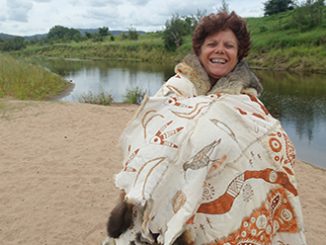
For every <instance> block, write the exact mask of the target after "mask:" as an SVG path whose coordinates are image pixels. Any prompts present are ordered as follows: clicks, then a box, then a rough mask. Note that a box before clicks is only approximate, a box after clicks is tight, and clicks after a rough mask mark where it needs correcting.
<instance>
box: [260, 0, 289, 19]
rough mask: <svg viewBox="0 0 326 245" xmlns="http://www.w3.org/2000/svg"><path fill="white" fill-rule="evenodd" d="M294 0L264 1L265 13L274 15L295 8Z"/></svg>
mask: <svg viewBox="0 0 326 245" xmlns="http://www.w3.org/2000/svg"><path fill="white" fill-rule="evenodd" d="M294 7H295V4H294V1H292V0H268V1H267V2H265V3H264V15H265V16H266V15H273V14H277V13H281V12H285V11H288V10H291V9H294Z"/></svg>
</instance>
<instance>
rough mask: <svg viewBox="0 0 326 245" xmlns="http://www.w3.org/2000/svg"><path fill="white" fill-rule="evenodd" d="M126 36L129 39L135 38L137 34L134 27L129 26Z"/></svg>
mask: <svg viewBox="0 0 326 245" xmlns="http://www.w3.org/2000/svg"><path fill="white" fill-rule="evenodd" d="M127 36H128V39H130V40H137V39H138V36H139V35H138V32H137V30H136V29H135V28H129V30H128V35H127Z"/></svg>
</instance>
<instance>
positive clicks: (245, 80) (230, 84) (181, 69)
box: [175, 54, 263, 96]
mask: <svg viewBox="0 0 326 245" xmlns="http://www.w3.org/2000/svg"><path fill="white" fill-rule="evenodd" d="M175 72H176V73H179V74H181V75H183V76H185V77H187V78H188V79H189V80H190V81H191V82H192V83H193V84H194V86H195V87H196V90H197V93H198V95H206V94H212V93H219V92H220V93H229V94H243V93H245V94H250V95H255V96H259V95H260V94H261V93H262V91H263V86H262V85H261V83H260V82H259V79H258V78H257V77H256V75H255V74H254V73H253V72H252V71H250V69H249V66H248V64H247V63H246V61H244V60H242V61H240V62H239V63H238V64H237V66H236V67H235V69H234V70H233V71H232V72H230V73H229V74H228V75H226V76H225V77H222V78H220V79H219V80H217V82H216V83H215V84H214V86H213V87H212V86H211V82H210V79H209V77H208V74H207V73H206V71H205V70H204V68H203V67H202V65H201V64H200V61H199V59H198V57H197V56H196V55H194V54H189V55H187V56H186V57H185V58H184V59H183V61H182V62H181V63H179V64H177V65H176V67H175Z"/></svg>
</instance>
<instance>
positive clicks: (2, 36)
mask: <svg viewBox="0 0 326 245" xmlns="http://www.w3.org/2000/svg"><path fill="white" fill-rule="evenodd" d="M77 30H78V31H79V32H80V33H81V34H82V36H85V35H86V33H87V32H88V33H91V34H93V33H97V32H98V28H88V29H87V28H86V29H77ZM109 32H110V33H111V34H112V35H113V36H118V35H120V34H121V33H124V32H125V33H126V32H128V31H121V30H112V31H111V30H109ZM137 32H138V34H140V35H142V34H145V33H146V32H144V31H137ZM46 36H47V33H44V34H35V35H30V36H17V35H10V34H6V33H0V39H2V40H9V39H14V38H17V37H22V38H24V39H25V40H28V41H34V40H42V39H44V38H46Z"/></svg>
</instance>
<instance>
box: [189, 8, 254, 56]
mask: <svg viewBox="0 0 326 245" xmlns="http://www.w3.org/2000/svg"><path fill="white" fill-rule="evenodd" d="M226 29H230V30H231V31H233V33H234V34H235V36H236V37H237V40H238V45H239V48H238V60H239V61H241V60H242V59H243V58H244V57H246V56H247V55H248V53H249V50H250V33H249V31H248V29H247V23H246V21H245V20H244V19H243V18H241V17H240V16H238V15H237V14H236V13H235V12H234V11H232V12H231V13H230V14H228V13H226V12H219V13H217V14H210V15H207V16H204V17H202V18H201V20H200V21H199V23H198V25H197V26H196V28H195V30H194V33H193V36H192V48H193V50H194V52H195V54H196V55H197V56H199V54H200V49H201V46H202V45H203V43H204V41H205V39H206V37H208V36H210V35H212V34H214V33H217V32H220V31H224V30H226Z"/></svg>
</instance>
